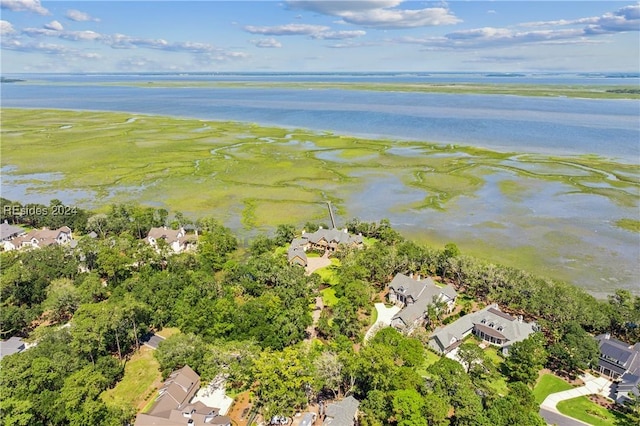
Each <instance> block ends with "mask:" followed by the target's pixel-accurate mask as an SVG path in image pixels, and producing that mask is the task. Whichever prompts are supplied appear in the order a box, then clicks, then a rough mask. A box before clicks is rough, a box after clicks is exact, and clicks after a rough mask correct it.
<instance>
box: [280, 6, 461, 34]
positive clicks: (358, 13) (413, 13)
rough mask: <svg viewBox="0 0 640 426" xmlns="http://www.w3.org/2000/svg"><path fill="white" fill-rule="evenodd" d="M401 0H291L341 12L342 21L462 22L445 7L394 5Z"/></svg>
mask: <svg viewBox="0 0 640 426" xmlns="http://www.w3.org/2000/svg"><path fill="white" fill-rule="evenodd" d="M401 3H402V1H401V0H380V1H376V0H363V1H302V0H301V1H298V0H291V1H289V2H287V5H288V6H289V7H290V8H291V9H303V10H311V11H314V12H318V13H322V14H325V15H331V16H338V17H340V18H342V20H343V21H345V22H347V23H350V24H355V25H362V26H364V27H373V28H415V27H429V26H437V25H451V24H456V23H459V22H462V21H461V20H460V19H459V18H457V17H456V16H455V15H454V14H452V13H451V11H449V9H447V8H445V7H432V8H425V9H399V8H395V7H396V6H399V5H400V4H401Z"/></svg>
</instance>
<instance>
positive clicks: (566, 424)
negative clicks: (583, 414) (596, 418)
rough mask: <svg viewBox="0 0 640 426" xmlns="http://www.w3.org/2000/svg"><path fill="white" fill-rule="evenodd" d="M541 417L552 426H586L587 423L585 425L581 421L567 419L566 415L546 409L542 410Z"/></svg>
mask: <svg viewBox="0 0 640 426" xmlns="http://www.w3.org/2000/svg"><path fill="white" fill-rule="evenodd" d="M540 415H541V416H542V418H543V419H544V420H545V421H546V422H547V424H550V425H556V426H584V425H587V423H583V422H581V421H580V420H576V419H573V418H571V417H567V416H565V415H564V414H560V413H558V412H556V411H551V410H547V409H545V408H541V409H540Z"/></svg>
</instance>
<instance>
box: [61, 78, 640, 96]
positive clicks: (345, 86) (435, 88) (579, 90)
mask: <svg viewBox="0 0 640 426" xmlns="http://www.w3.org/2000/svg"><path fill="white" fill-rule="evenodd" d="M65 84H67V83H65ZM78 84H81V83H78ZM102 84H103V85H108V86H136V87H146V88H157V87H166V88H171V87H175V88H203V87H223V88H234V89H243V88H247V89H249V88H251V89H259V88H263V89H273V88H279V89H314V90H326V89H340V90H368V91H377V92H416V93H455V94H462V93H464V94H478V95H513V96H539V97H569V98H589V99H640V93H639V92H638V88H637V87H635V86H632V85H629V86H622V85H619V86H592V85H589V86H586V85H545V84H506V83H500V84H478V83H476V84H472V83H354V82H349V83H341V82H246V81H227V82H210V81H179V82H175V81H149V82H144V83H141V82H118V83H102Z"/></svg>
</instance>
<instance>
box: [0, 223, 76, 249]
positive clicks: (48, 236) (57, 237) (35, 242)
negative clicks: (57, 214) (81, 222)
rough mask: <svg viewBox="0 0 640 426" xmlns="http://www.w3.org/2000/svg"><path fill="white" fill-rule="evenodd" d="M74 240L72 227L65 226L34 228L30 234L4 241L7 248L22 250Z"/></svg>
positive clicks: (69, 242) (68, 242) (63, 243)
mask: <svg viewBox="0 0 640 426" xmlns="http://www.w3.org/2000/svg"><path fill="white" fill-rule="evenodd" d="M72 242H73V235H72V234H71V228H69V227H68V226H63V227H62V228H59V229H47V228H42V229H34V230H33V231H30V232H29V233H28V234H25V235H21V236H19V237H15V238H13V239H11V240H9V241H4V243H3V246H4V249H5V250H20V249H25V248H42V247H47V246H50V245H54V244H57V245H65V244H71V243H72Z"/></svg>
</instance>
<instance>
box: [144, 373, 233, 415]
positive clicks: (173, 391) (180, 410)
mask: <svg viewBox="0 0 640 426" xmlns="http://www.w3.org/2000/svg"><path fill="white" fill-rule="evenodd" d="M198 389H200V376H198V374H197V373H196V372H195V371H193V370H192V369H191V367H189V366H188V365H185V366H184V367H182V368H181V369H180V370H176V371H174V372H173V373H171V375H169V377H168V378H167V380H166V381H165V382H164V384H163V385H162V388H160V390H159V391H158V396H157V397H156V399H155V402H154V404H153V406H152V407H151V409H150V410H149V411H147V412H146V413H144V414H138V416H137V417H136V422H135V424H134V426H206V425H219V426H231V419H230V418H229V417H227V416H221V415H219V412H220V410H219V409H218V408H213V407H209V406H207V405H205V404H204V403H202V402H200V401H196V402H191V400H192V399H193V397H194V395H195V394H196V392H197V391H198Z"/></svg>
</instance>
